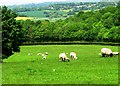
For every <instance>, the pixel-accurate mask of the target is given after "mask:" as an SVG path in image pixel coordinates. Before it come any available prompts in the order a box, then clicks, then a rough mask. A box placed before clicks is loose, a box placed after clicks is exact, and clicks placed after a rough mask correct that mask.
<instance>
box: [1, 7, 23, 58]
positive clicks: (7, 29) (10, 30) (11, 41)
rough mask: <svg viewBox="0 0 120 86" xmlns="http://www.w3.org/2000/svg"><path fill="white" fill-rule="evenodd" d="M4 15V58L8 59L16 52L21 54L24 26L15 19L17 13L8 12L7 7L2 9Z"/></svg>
mask: <svg viewBox="0 0 120 86" xmlns="http://www.w3.org/2000/svg"><path fill="white" fill-rule="evenodd" d="M1 13H2V58H3V59H4V58H8V57H9V56H10V55H12V54H13V53H14V52H19V51H20V48H19V45H20V44H21V36H22V26H21V25H20V22H19V21H16V20H15V19H14V18H15V17H16V16H17V15H16V13H14V12H12V11H11V10H8V9H7V7H6V6H3V7H2V8H1Z"/></svg>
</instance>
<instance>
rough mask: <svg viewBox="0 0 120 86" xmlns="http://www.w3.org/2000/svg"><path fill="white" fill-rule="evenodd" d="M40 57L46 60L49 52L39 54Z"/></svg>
mask: <svg viewBox="0 0 120 86" xmlns="http://www.w3.org/2000/svg"><path fill="white" fill-rule="evenodd" d="M37 55H38V56H39V55H41V56H42V57H43V58H42V59H46V57H47V55H48V52H45V53H44V54H42V53H38V54H37Z"/></svg>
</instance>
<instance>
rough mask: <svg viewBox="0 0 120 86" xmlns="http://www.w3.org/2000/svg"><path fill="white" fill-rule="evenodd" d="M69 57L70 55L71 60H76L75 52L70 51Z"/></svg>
mask: <svg viewBox="0 0 120 86" xmlns="http://www.w3.org/2000/svg"><path fill="white" fill-rule="evenodd" d="M70 57H71V58H72V59H73V60H76V59H77V57H76V53H75V52H70Z"/></svg>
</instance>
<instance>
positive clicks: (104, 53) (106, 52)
mask: <svg viewBox="0 0 120 86" xmlns="http://www.w3.org/2000/svg"><path fill="white" fill-rule="evenodd" d="M101 54H102V57H105V56H110V57H112V56H113V52H112V50H111V49H109V48H102V49H101Z"/></svg>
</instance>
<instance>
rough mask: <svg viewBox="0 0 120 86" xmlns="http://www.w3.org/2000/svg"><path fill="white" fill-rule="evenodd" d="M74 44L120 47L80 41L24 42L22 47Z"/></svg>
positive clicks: (109, 43)
mask: <svg viewBox="0 0 120 86" xmlns="http://www.w3.org/2000/svg"><path fill="white" fill-rule="evenodd" d="M72 44H83V45H92V44H94V45H112V46H119V45H120V43H113V42H79V41H72V42H70V41H68V42H60V41H59V42H24V43H23V44H22V45H72Z"/></svg>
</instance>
